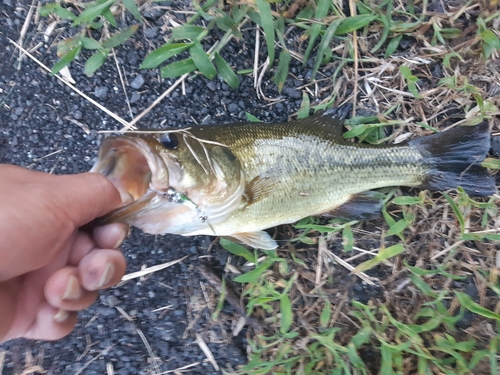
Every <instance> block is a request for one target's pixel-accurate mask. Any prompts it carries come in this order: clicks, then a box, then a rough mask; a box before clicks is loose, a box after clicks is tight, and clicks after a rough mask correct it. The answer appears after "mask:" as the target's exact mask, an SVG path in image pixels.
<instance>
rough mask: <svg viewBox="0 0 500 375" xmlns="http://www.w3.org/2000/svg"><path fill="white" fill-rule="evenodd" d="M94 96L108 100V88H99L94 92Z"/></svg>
mask: <svg viewBox="0 0 500 375" xmlns="http://www.w3.org/2000/svg"><path fill="white" fill-rule="evenodd" d="M94 95H95V96H96V98H98V99H106V98H107V97H108V88H107V87H104V86H98V87H96V88H95V90H94Z"/></svg>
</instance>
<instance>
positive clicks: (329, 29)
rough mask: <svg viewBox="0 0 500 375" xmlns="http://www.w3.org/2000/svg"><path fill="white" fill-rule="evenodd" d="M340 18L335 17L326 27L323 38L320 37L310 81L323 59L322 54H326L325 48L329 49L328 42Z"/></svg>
mask: <svg viewBox="0 0 500 375" xmlns="http://www.w3.org/2000/svg"><path fill="white" fill-rule="evenodd" d="M341 22H342V20H341V19H336V20H335V21H333V22H332V23H331V24H330V26H328V27H327V29H326V31H325V33H324V34H323V38H321V42H320V44H319V48H318V53H317V55H316V61H315V62H314V68H313V71H312V75H311V81H313V80H314V77H315V76H316V73H317V72H318V69H319V66H320V64H321V62H322V61H323V56H324V55H325V54H326V52H327V50H330V42H331V40H332V38H333V36H334V35H335V31H336V30H337V27H339V25H340V23H341Z"/></svg>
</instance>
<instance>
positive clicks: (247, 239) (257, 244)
mask: <svg viewBox="0 0 500 375" xmlns="http://www.w3.org/2000/svg"><path fill="white" fill-rule="evenodd" d="M230 237H232V238H234V239H235V240H237V241H239V242H242V243H243V244H245V245H248V246H251V247H253V248H256V249H262V250H274V249H276V248H277V247H278V244H277V243H276V241H275V240H273V239H272V238H271V236H270V235H269V234H268V233H267V232H264V231H260V232H246V233H235V234H232V235H231V236H230Z"/></svg>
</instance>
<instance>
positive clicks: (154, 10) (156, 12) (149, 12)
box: [142, 6, 163, 20]
mask: <svg viewBox="0 0 500 375" xmlns="http://www.w3.org/2000/svg"><path fill="white" fill-rule="evenodd" d="M142 15H143V16H144V17H145V18H148V19H151V20H157V19H158V18H160V17H161V16H163V10H161V9H160V8H158V7H154V6H150V7H148V8H146V10H144V12H143V13H142Z"/></svg>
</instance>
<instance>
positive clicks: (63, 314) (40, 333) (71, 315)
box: [23, 302, 76, 340]
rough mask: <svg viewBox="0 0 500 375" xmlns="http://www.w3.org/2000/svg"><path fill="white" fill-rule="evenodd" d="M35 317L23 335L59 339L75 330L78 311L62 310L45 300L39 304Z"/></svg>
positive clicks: (36, 338) (33, 337)
mask: <svg viewBox="0 0 500 375" xmlns="http://www.w3.org/2000/svg"><path fill="white" fill-rule="evenodd" d="M35 319H36V320H35V322H34V323H33V325H32V326H31V328H30V329H29V330H28V332H26V334H24V335H23V337H26V338H29V339H33V340H57V339H60V338H62V337H64V336H66V335H68V334H69V333H70V332H71V331H72V330H73V328H74V327H75V324H76V313H75V312H68V311H64V310H63V311H61V310H60V309H58V308H55V307H53V306H51V305H49V304H48V303H46V302H45V303H42V304H41V305H40V306H39V308H38V312H37V314H36V318H35Z"/></svg>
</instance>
